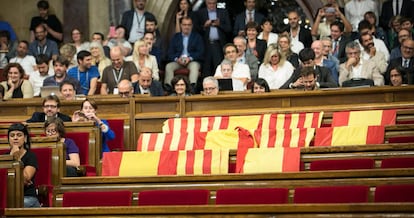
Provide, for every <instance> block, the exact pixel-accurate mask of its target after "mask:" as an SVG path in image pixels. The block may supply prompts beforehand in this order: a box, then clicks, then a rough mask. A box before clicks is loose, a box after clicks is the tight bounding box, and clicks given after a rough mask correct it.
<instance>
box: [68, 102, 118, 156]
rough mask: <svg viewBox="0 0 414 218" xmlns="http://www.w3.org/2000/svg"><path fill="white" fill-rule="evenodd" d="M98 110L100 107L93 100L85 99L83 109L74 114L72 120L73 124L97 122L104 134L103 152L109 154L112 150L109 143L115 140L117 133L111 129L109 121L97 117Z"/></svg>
mask: <svg viewBox="0 0 414 218" xmlns="http://www.w3.org/2000/svg"><path fill="white" fill-rule="evenodd" d="M97 110H98V105H97V104H96V102H95V101H94V100H93V99H85V100H84V101H83V102H82V105H81V109H80V110H77V111H75V112H74V113H73V116H72V120H73V122H85V121H93V122H95V124H96V125H97V126H99V128H100V129H101V132H102V152H109V151H111V150H110V149H109V146H108V144H107V141H109V140H113V139H114V138H115V133H114V131H112V129H111V128H110V126H109V123H108V121H106V120H104V119H101V118H99V117H98V116H97V114H96V112H97Z"/></svg>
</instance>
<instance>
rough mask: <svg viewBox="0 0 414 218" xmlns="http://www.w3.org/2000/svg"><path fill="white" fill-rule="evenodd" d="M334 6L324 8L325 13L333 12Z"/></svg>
mask: <svg viewBox="0 0 414 218" xmlns="http://www.w3.org/2000/svg"><path fill="white" fill-rule="evenodd" d="M335 11H336V10H335V8H333V7H329V8H325V13H335Z"/></svg>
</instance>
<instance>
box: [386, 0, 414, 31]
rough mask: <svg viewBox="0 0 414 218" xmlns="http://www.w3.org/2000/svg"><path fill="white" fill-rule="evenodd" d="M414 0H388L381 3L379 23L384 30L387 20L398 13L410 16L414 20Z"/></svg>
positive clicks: (387, 23)
mask: <svg viewBox="0 0 414 218" xmlns="http://www.w3.org/2000/svg"><path fill="white" fill-rule="evenodd" d="M413 10H414V2H413V1H412V0H388V1H385V2H384V3H382V12H381V17H380V19H379V20H380V25H381V27H382V28H383V29H384V30H388V29H389V28H390V27H389V22H390V20H391V18H392V17H394V16H396V15H400V16H403V17H410V18H411V19H412V20H414V13H413Z"/></svg>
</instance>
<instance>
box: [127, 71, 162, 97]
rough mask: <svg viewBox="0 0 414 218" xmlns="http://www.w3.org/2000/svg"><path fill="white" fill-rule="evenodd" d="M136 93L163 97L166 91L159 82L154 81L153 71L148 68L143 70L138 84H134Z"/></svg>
mask: <svg viewBox="0 0 414 218" xmlns="http://www.w3.org/2000/svg"><path fill="white" fill-rule="evenodd" d="M133 87H134V93H135V94H141V95H150V96H163V95H164V90H163V89H162V85H161V83H160V82H158V81H157V80H153V79H152V70H151V69H150V68H148V67H143V68H141V72H139V77H138V82H135V83H133Z"/></svg>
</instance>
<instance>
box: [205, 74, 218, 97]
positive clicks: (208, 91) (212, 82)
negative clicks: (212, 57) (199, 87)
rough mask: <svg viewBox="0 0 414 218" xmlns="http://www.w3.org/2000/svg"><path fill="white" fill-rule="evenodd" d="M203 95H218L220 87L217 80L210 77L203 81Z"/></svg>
mask: <svg viewBox="0 0 414 218" xmlns="http://www.w3.org/2000/svg"><path fill="white" fill-rule="evenodd" d="M203 91H204V92H203V95H218V92H219V86H218V81H217V79H216V78H214V77H212V76H208V77H206V78H204V80H203Z"/></svg>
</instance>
